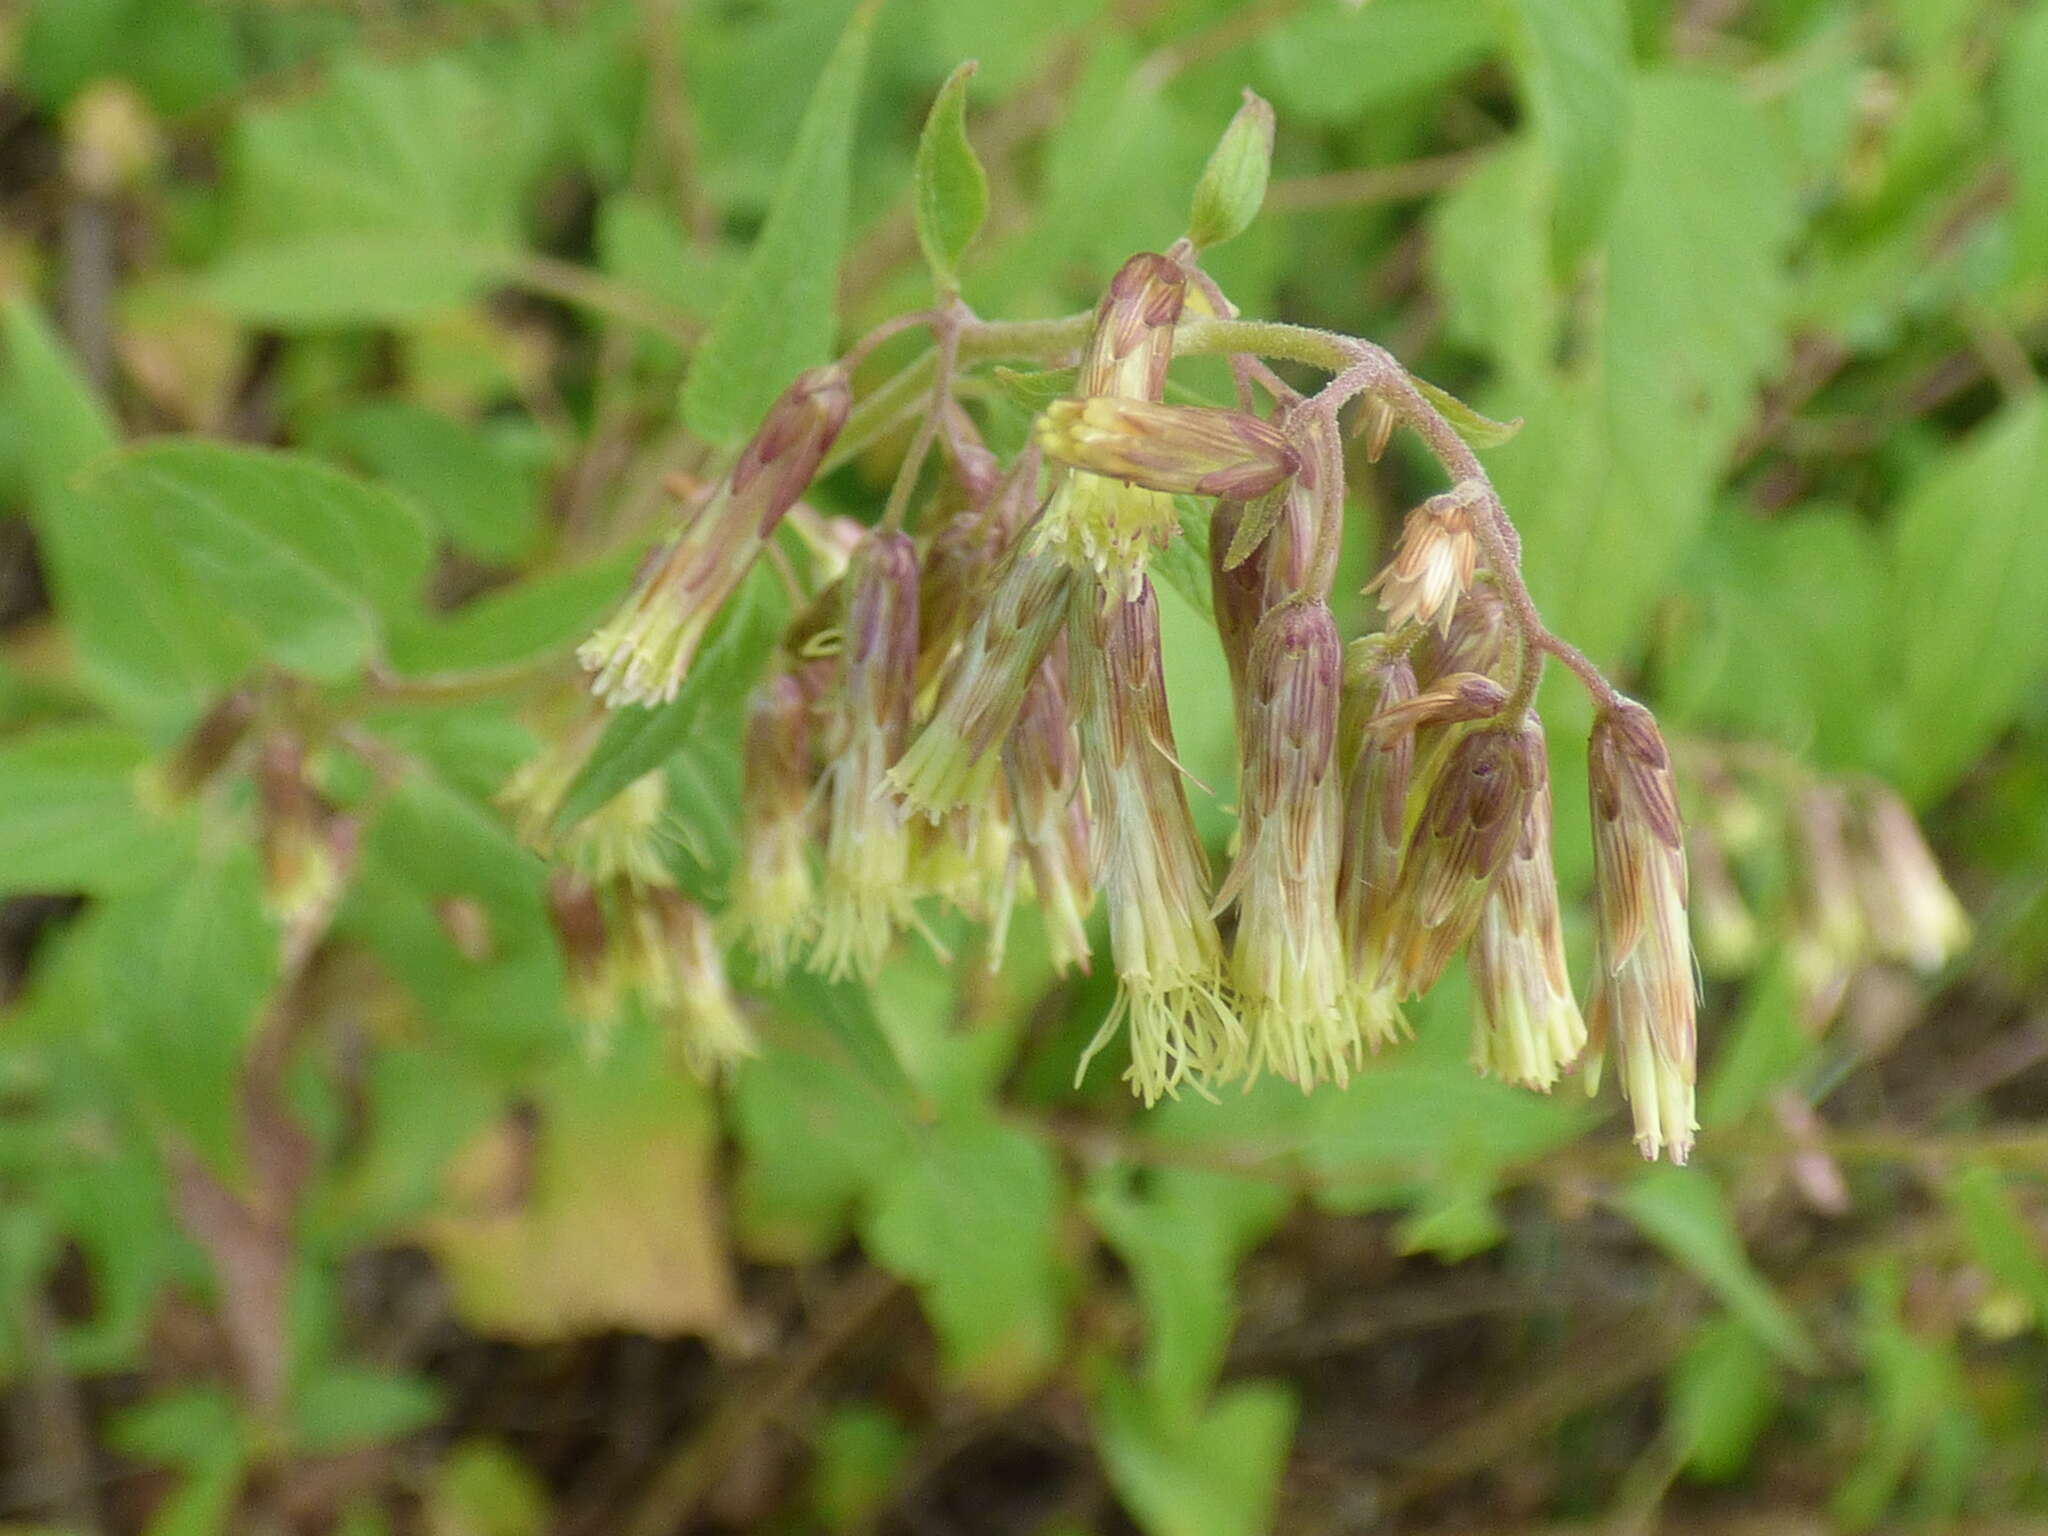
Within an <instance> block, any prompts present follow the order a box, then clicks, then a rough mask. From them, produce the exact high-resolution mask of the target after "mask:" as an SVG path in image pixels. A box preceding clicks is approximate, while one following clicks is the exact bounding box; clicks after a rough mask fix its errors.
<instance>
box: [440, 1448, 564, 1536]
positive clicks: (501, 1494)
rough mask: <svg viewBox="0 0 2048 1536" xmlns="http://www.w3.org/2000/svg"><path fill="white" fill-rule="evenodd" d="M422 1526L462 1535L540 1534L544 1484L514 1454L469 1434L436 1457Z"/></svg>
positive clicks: (545, 1505)
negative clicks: (437, 1460)
mask: <svg viewBox="0 0 2048 1536" xmlns="http://www.w3.org/2000/svg"><path fill="white" fill-rule="evenodd" d="M426 1505H427V1528H428V1529H429V1530H432V1531H448V1532H451V1533H457V1532H459V1533H461V1536H542V1533H543V1532H544V1531H546V1530H547V1529H548V1491H547V1486H546V1485H545V1484H544V1483H542V1482H541V1480H540V1479H539V1478H538V1477H536V1476H535V1475H534V1473H533V1471H532V1470H531V1469H530V1468H529V1467H528V1466H527V1465H526V1463H525V1462H523V1461H521V1460H520V1459H519V1458H518V1457H517V1456H515V1455H513V1454H512V1453H511V1452H510V1451H508V1450H506V1449H505V1448H504V1447H503V1446H501V1445H496V1444H493V1443H492V1442H490V1441H487V1440H470V1441H465V1442H464V1443H463V1444H461V1445H458V1446H456V1447H455V1448H454V1449H453V1450H451V1451H450V1452H449V1453H448V1454H447V1455H446V1456H444V1457H443V1458H442V1459H441V1462H440V1464H439V1466H438V1467H436V1469H435V1472H434V1486H433V1487H432V1488H431V1489H430V1490H429V1491H428V1493H427V1496H426Z"/></svg>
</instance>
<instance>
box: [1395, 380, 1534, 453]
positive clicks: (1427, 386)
mask: <svg viewBox="0 0 2048 1536" xmlns="http://www.w3.org/2000/svg"><path fill="white" fill-rule="evenodd" d="M1411 382H1413V384H1414V385H1415V387H1416V388H1417V389H1418V390H1420V391H1421V392H1422V397H1423V399H1425V400H1427V401H1428V402H1429V403H1430V404H1431V405H1433V406H1435V407H1436V408H1437V412H1438V414H1440V415H1441V416H1442V417H1443V418H1444V420H1446V421H1448V422H1449V423H1450V424H1451V425H1452V426H1453V427H1455V428H1457V430H1458V436H1460V437H1462V438H1463V439H1465V441H1466V442H1467V443H1469V444H1471V445H1472V446H1473V447H1474V448H1498V447H1499V446H1500V445H1501V444H1502V443H1505V442H1507V441H1508V440H1509V439H1510V438H1512V437H1513V436H1514V435H1515V434H1516V433H1517V432H1519V431H1521V430H1522V418H1521V417H1519V416H1517V417H1516V418H1515V419H1514V420H1513V421H1495V420H1493V418H1491V417H1490V416H1482V415H1480V414H1479V412H1477V411H1475V410H1473V409H1472V407H1471V406H1469V405H1467V404H1466V403H1465V402H1464V401H1462V400H1460V399H1459V398H1458V397H1457V396H1456V395H1454V394H1452V393H1451V392H1450V391H1449V390H1447V389H1439V388H1438V387H1437V386H1436V385H1434V384H1432V383H1430V382H1429V380H1427V379H1415V378H1412V376H1411Z"/></svg>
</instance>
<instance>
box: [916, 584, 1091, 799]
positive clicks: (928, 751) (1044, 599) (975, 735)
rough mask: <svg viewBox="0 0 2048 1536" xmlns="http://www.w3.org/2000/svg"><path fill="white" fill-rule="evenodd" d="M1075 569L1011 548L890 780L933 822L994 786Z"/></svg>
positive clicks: (1060, 615) (1061, 619)
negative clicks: (920, 727) (927, 715)
mask: <svg viewBox="0 0 2048 1536" xmlns="http://www.w3.org/2000/svg"><path fill="white" fill-rule="evenodd" d="M1073 584H1074V583H1073V572H1072V571H1071V570H1070V569H1069V568H1068V567H1067V566H1066V565H1065V564H1064V563H1063V562H1061V561H1060V560H1058V559H1056V558H1054V557H1053V556H1050V555H1044V554H1038V553H1034V552H1032V551H1030V550H1028V549H1025V548H1023V547H1021V546H1019V547H1015V548H1013V549H1012V550H1011V552H1010V554H1009V556H1008V557H1007V558H1006V559H1005V560H1004V562H1003V565H1002V567H1001V569H1000V570H999V571H998V573H997V574H996V576H995V578H994V581H993V584H992V585H991V586H990V588H989V590H988V594H987V598H986V601H985V603H984V604H983V606H982V607H981V609H980V611H979V613H978V614H977V615H976V616H975V619H974V622H973V625H972V627H970V628H969V629H968V631H967V634H966V636H965V637H964V638H963V639H962V640H961V641H960V644H959V648H958V650H957V651H956V653H955V654H954V656H953V659H952V660H951V662H950V663H948V665H947V667H946V669H945V671H944V673H943V674H942V675H941V677H940V679H939V701H938V705H937V707H936V708H935V709H934V710H933V712H932V717H931V719H930V721H929V722H927V724H926V725H925V727H924V729H923V730H922V731H920V732H919V733H918V735H917V739H916V740H915V741H914V742H913V743H912V744H911V746H910V750H909V751H908V752H907V753H905V754H904V756H903V758H902V760H901V761H900V762H896V763H894V765H893V766H892V767H891V768H890V771H889V782H890V783H891V784H892V785H894V786H895V788H896V790H897V792H898V793H900V794H901V795H902V796H903V798H904V800H905V801H907V802H908V803H909V804H910V805H911V806H913V807H915V808H916V809H918V810H920V811H923V812H924V813H925V814H926V815H927V816H929V817H932V818H934V819H936V818H937V817H939V816H941V815H943V814H945V813H946V812H947V811H950V810H952V809H953V807H955V806H957V805H967V804H972V803H975V802H978V801H979V800H981V799H982V798H983V797H984V796H986V795H987V793H988V791H989V787H990V786H991V785H992V784H993V783H994V782H995V774H996V770H997V768H998V767H999V766H1000V758H999V757H998V755H997V751H996V749H997V748H998V747H999V746H1001V744H1002V740H1003V737H1004V736H1005V735H1006V734H1008V732H1009V729H1010V726H1011V725H1012V724H1013V723H1014V722H1015V720H1016V718H1017V709H1018V706H1019V705H1020V704H1021V703H1022V702H1023V698H1024V690H1025V689H1026V688H1028V687H1030V685H1031V679H1032V676H1033V674H1035V673H1036V672H1037V670H1038V664H1039V663H1040V662H1041V661H1043V660H1044V659H1045V653H1046V650H1047V648H1048V647H1050V646H1051V644H1052V641H1053V636H1054V635H1056V634H1058V633H1059V631H1060V626H1061V625H1062V623H1063V622H1064V621H1065V618H1066V601H1067V592H1068V589H1069V588H1070V587H1072V586H1073Z"/></svg>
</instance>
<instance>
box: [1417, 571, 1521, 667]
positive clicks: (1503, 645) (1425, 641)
mask: <svg viewBox="0 0 2048 1536" xmlns="http://www.w3.org/2000/svg"><path fill="white" fill-rule="evenodd" d="M1508 638H1509V629H1508V612H1507V603H1506V601H1505V600H1504V599H1503V598H1502V597H1501V595H1500V591H1499V589H1498V588H1496V587H1495V586H1494V585H1493V584H1492V583H1491V582H1489V581H1477V582H1474V583H1473V584H1472V589H1471V590H1470V591H1469V592H1467V593H1466V594H1465V595H1464V597H1463V598H1461V599H1460V600H1459V601H1458V604H1457V606H1456V607H1455V608H1453V609H1452V611H1451V622H1450V624H1449V625H1448V626H1447V627H1446V628H1444V629H1443V630H1441V631H1437V630H1432V631H1430V632H1429V633H1427V634H1425V635H1424V636H1423V637H1422V639H1421V640H1420V641H1419V642H1418V643H1417V644H1416V647H1415V650H1414V652H1413V655H1414V658H1415V676H1416V679H1417V680H1418V681H1419V682H1420V683H1421V684H1422V685H1423V686H1424V687H1428V686H1429V685H1430V684H1432V683H1434V682H1435V681H1436V680H1437V679H1438V678H1441V677H1448V676H1449V675H1450V674H1452V673H1454V672H1478V673H1480V674H1482V675H1484V676H1487V677H1494V678H1497V677H1499V676H1500V675H1501V669H1502V664H1503V663H1504V662H1505V660H1506V658H1507V653H1508Z"/></svg>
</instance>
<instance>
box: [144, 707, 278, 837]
mask: <svg viewBox="0 0 2048 1536" xmlns="http://www.w3.org/2000/svg"><path fill="white" fill-rule="evenodd" d="M255 719H256V696H255V695H254V694H253V693H251V692H250V691H249V690H248V689H246V688H240V689H237V690H235V691H234V692H233V693H230V694H225V695H223V696H222V697H221V699H220V700H219V701H218V702H217V703H215V704H214V706H213V707H212V708H211V709H209V710H207V712H206V713H205V714H203V715H201V716H200V717H199V719H198V721H197V723H196V724H194V725H193V726H192V728H191V729H190V730H189V731H187V732H186V733H185V735H184V737H183V739H181V740H180V741H179V742H178V744H177V746H176V747H175V748H174V749H173V750H172V752H171V755H170V756H169V757H168V758H166V759H165V760H164V762H163V763H162V765H161V766H160V767H156V768H154V769H149V770H145V771H144V772H143V773H142V774H140V775H138V783H137V785H136V793H137V794H138V796H140V797H141V799H142V800H143V802H144V803H145V804H148V805H150V806H152V807H162V808H166V809H168V808H169V807H170V806H173V805H177V804H181V803H182V802H184V801H186V800H188V799H190V798H191V797H192V796H193V795H195V794H197V793H198V792H199V790H200V789H201V788H202V787H204V786H205V785H206V783H207V782H208V781H209V780H211V779H212V778H213V776H214V775H215V774H217V773H219V772H220V771H221V769H222V768H224V767H226V766H227V763H228V760H229V759H230V758H232V757H233V756H234V755H235V753H236V752H237V751H238V750H239V749H240V747H241V745H242V743H243V741H244V740H245V739H246V738H247V737H248V734H249V727H250V725H251V724H253V723H254V722H255Z"/></svg>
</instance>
